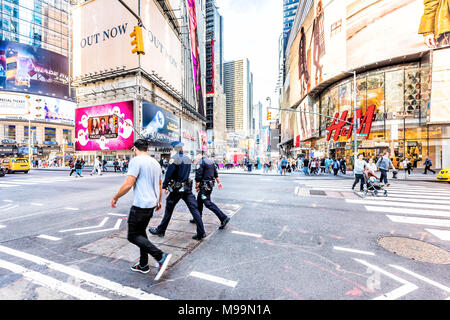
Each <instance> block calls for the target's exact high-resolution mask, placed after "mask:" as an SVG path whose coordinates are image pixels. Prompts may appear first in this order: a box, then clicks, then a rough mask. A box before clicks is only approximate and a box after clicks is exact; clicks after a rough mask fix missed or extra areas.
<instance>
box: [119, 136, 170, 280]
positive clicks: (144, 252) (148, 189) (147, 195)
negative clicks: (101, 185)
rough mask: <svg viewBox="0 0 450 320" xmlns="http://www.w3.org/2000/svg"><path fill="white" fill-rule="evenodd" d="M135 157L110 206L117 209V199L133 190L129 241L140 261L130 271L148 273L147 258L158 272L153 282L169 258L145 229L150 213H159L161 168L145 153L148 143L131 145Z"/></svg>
mask: <svg viewBox="0 0 450 320" xmlns="http://www.w3.org/2000/svg"><path fill="white" fill-rule="evenodd" d="M133 151H134V152H135V155H136V156H135V157H134V158H133V159H132V160H131V161H130V164H129V167H128V174H127V178H126V180H125V183H124V184H123V185H122V186H121V187H120V189H119V191H118V192H117V194H116V195H115V196H114V197H113V199H112V200H111V207H112V208H116V204H117V201H118V200H119V198H121V197H122V196H124V195H125V194H127V193H128V191H130V190H131V188H134V200H133V206H132V207H131V210H130V215H129V217H128V241H130V242H131V243H133V244H135V245H136V246H138V247H139V249H140V251H141V256H140V260H139V262H138V263H137V264H135V265H134V266H132V267H131V270H133V271H136V272H141V273H148V272H149V271H150V267H149V266H148V255H149V254H150V255H151V256H152V257H153V258H154V259H155V260H156V261H157V262H158V268H159V270H158V273H157V275H156V277H155V280H159V278H160V277H161V275H162V274H163V272H164V271H165V269H166V268H167V265H168V264H169V260H170V258H171V257H172V255H171V254H167V253H164V252H162V251H161V250H159V249H158V248H157V247H155V246H154V245H153V244H152V243H151V242H150V241H149V240H148V238H147V233H146V229H147V226H148V224H149V222H150V219H151V218H152V217H153V212H154V210H155V209H156V211H159V210H161V208H162V202H161V195H162V173H161V166H160V165H159V163H158V162H157V161H156V160H155V159H154V158H152V157H150V156H149V155H148V154H147V151H148V141H147V140H143V139H139V140H136V142H135V143H134V147H133Z"/></svg>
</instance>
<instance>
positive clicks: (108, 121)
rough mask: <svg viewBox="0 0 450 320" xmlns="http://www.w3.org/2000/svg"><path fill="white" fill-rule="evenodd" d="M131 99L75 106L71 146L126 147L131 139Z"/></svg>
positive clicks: (80, 148) (88, 148)
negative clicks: (73, 134)
mask: <svg viewBox="0 0 450 320" xmlns="http://www.w3.org/2000/svg"><path fill="white" fill-rule="evenodd" d="M133 119H134V118H133V101H126V102H118V103H111V104H104V105H98V106H93V107H87V108H80V109H76V110H75V138H76V139H75V150H76V151H102V150H111V151H115V150H129V149H131V148H132V147H133V143H134V130H133V128H134V122H133Z"/></svg>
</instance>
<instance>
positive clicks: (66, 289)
mask: <svg viewBox="0 0 450 320" xmlns="http://www.w3.org/2000/svg"><path fill="white" fill-rule="evenodd" d="M0 268H3V269H7V270H9V271H11V272H13V273H16V274H21V275H22V276H23V277H24V278H25V279H27V280H29V281H31V282H33V283H36V284H38V285H41V286H43V287H46V288H48V289H50V290H56V291H59V292H62V293H65V294H67V295H69V296H72V297H75V298H78V299H80V300H110V299H108V298H105V297H103V296H101V295H98V294H95V293H92V292H89V291H87V290H84V289H81V288H79V287H76V286H74V285H71V284H68V283H65V282H62V281H59V280H56V279H53V278H51V277H49V276H46V275H43V274H41V273H39V272H35V271H32V270H29V269H26V268H24V267H22V266H19V265H17V264H13V263H10V262H7V261H4V260H0Z"/></svg>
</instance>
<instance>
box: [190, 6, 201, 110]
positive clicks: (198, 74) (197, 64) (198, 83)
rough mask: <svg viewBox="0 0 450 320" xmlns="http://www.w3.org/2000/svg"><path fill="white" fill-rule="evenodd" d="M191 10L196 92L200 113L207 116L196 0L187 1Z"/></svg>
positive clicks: (191, 36)
mask: <svg viewBox="0 0 450 320" xmlns="http://www.w3.org/2000/svg"><path fill="white" fill-rule="evenodd" d="M187 4H188V8H189V37H190V39H191V51H192V67H193V71H194V83H195V91H196V93H197V104H198V113H200V114H201V115H202V116H204V115H205V110H204V106H203V89H202V75H201V74H202V73H201V70H200V54H199V52H198V35H197V14H196V11H195V0H187Z"/></svg>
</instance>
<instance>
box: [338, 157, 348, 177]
mask: <svg viewBox="0 0 450 320" xmlns="http://www.w3.org/2000/svg"><path fill="white" fill-rule="evenodd" d="M339 164H340V166H341V172H342V173H343V174H346V173H347V161H346V160H345V159H344V158H341V161H340V163H339Z"/></svg>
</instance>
